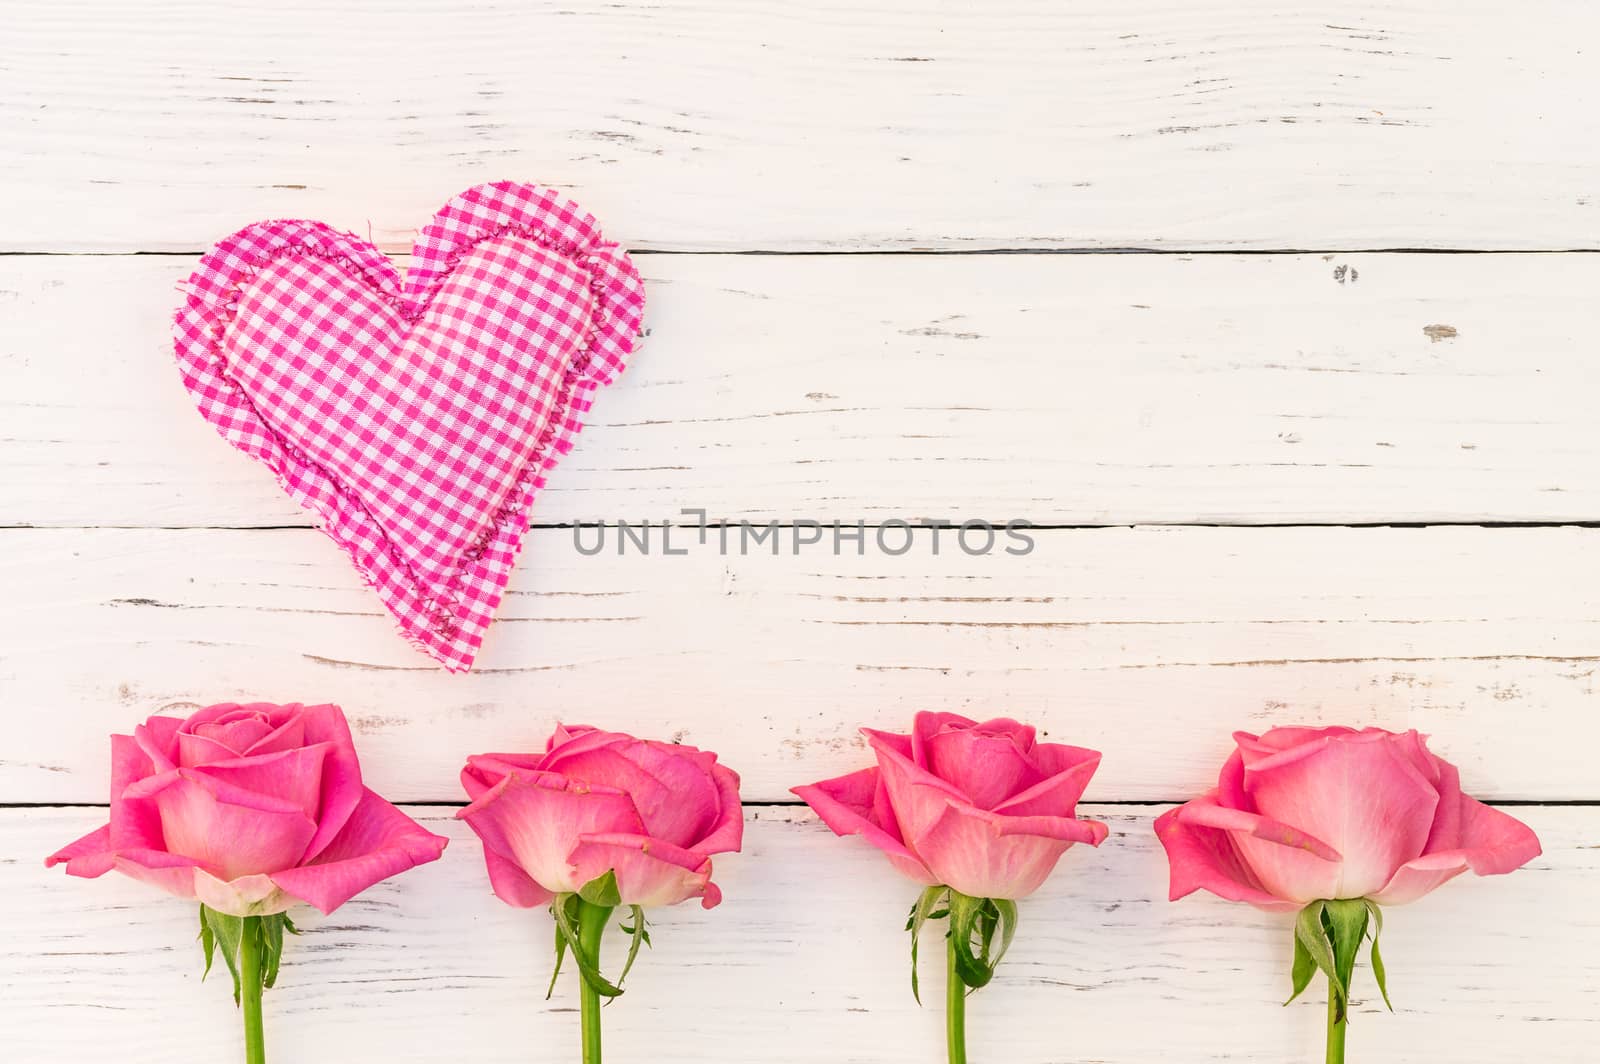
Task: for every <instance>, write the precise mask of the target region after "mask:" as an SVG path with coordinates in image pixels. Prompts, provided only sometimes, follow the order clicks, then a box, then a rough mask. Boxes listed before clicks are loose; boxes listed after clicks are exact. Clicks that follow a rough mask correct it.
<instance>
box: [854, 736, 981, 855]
mask: <svg viewBox="0 0 1600 1064" xmlns="http://www.w3.org/2000/svg"><path fill="white" fill-rule="evenodd" d="M862 733H863V734H864V735H866V737H867V742H868V744H869V745H870V746H871V747H872V750H873V752H874V753H875V754H877V755H878V768H879V769H880V770H881V772H882V776H881V777H880V778H881V780H882V782H883V786H884V789H885V790H886V791H887V793H888V796H889V804H890V805H891V806H893V807H894V819H895V823H897V824H899V825H900V837H901V838H902V839H904V840H905V841H906V845H907V846H909V847H910V848H911V849H912V850H913V851H916V852H919V853H920V852H921V846H920V840H921V838H922V834H923V832H925V831H927V830H928V829H929V828H931V827H932V826H933V825H934V824H935V823H937V822H938V820H939V818H940V817H942V816H943V815H944V810H945V806H946V805H947V804H948V802H949V801H950V800H951V799H954V800H955V801H956V802H958V803H960V804H962V805H969V804H971V803H970V802H969V801H968V799H967V796H966V794H964V793H963V792H962V791H960V790H958V789H957V788H956V787H954V786H952V785H951V784H949V783H946V782H945V781H944V780H941V779H940V778H939V777H937V776H935V775H933V773H931V772H929V771H928V770H926V769H924V768H920V767H918V766H917V765H916V764H915V763H913V762H912V760H911V758H910V756H909V747H910V742H909V741H908V740H907V739H906V737H905V736H903V735H894V734H892V733H888V732H878V731H873V730H872V729H870V728H863V729H862ZM917 784H922V786H916V785H917Z"/></svg>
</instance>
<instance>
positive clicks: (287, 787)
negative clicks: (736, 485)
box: [190, 743, 333, 820]
mask: <svg viewBox="0 0 1600 1064" xmlns="http://www.w3.org/2000/svg"><path fill="white" fill-rule="evenodd" d="M332 747H333V744H332V743H317V744H316V745H314V746H302V747H300V748H299V749H298V750H283V751H280V752H278V753H275V754H262V755H260V756H257V757H233V758H229V759H228V760H226V761H213V762H211V763H210V764H206V765H197V766H195V767H194V768H193V769H191V770H190V771H192V772H193V773H195V774H196V775H199V776H203V777H205V778H207V779H214V780H217V781H219V782H221V783H226V784H228V785H230V786H233V787H238V788H239V789H240V790H244V791H249V792H250V793H252V794H259V795H263V796H265V797H268V798H276V799H280V800H282V801H285V802H288V803H290V804H291V805H293V806H294V807H295V808H296V809H298V810H300V812H302V813H304V814H305V815H306V817H307V818H308V819H310V820H315V819H316V818H317V813H318V811H319V810H320V808H321V806H322V764H323V761H324V760H325V759H326V757H327V756H328V752H329V751H330V750H331V749H332Z"/></svg>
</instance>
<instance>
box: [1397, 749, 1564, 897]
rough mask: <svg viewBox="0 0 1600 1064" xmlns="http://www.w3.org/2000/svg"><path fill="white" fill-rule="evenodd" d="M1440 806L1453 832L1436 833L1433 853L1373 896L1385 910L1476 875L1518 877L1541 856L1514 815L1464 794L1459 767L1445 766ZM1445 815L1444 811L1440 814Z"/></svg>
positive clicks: (1411, 863)
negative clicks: (1461, 877)
mask: <svg viewBox="0 0 1600 1064" xmlns="http://www.w3.org/2000/svg"><path fill="white" fill-rule="evenodd" d="M1440 768H1441V772H1440V783H1441V787H1440V789H1441V792H1443V793H1442V794H1441V802H1445V803H1447V804H1448V806H1449V807H1450V811H1451V815H1450V816H1448V817H1446V816H1443V815H1441V816H1440V817H1439V822H1440V823H1444V822H1448V823H1449V824H1450V825H1451V827H1450V828H1449V829H1447V830H1445V831H1443V832H1440V831H1437V830H1436V832H1435V837H1434V838H1431V839H1430V840H1429V842H1428V851H1427V852H1426V853H1424V854H1423V855H1422V856H1421V857H1417V858H1414V859H1413V860H1410V861H1407V862H1406V863H1405V864H1403V865H1401V866H1400V868H1399V869H1398V870H1396V872H1395V874H1394V876H1393V877H1392V878H1391V879H1390V880H1389V882H1388V883H1386V884H1384V886H1383V889H1381V890H1379V891H1377V892H1376V893H1374V894H1373V895H1372V899H1373V900H1374V901H1376V902H1377V903H1378V904H1380V905H1404V904H1406V903H1407V902H1413V901H1416V900H1417V899H1418V898H1420V897H1422V896H1423V895H1424V894H1427V893H1428V892H1430V891H1432V890H1434V889H1435V888H1437V887H1439V886H1440V885H1442V884H1444V883H1446V882H1448V881H1449V880H1451V879H1454V878H1455V877H1456V876H1458V875H1460V874H1461V873H1462V872H1465V871H1466V870H1467V869H1469V868H1470V869H1471V870H1472V871H1473V872H1474V873H1476V874H1477V875H1480V876H1496V875H1503V874H1504V873H1506V872H1512V871H1515V870H1516V869H1518V868H1521V867H1522V866H1523V865H1525V864H1527V863H1528V862H1529V861H1531V860H1533V859H1534V858H1535V857H1538V856H1539V854H1540V853H1542V852H1543V851H1542V849H1541V848H1540V846H1539V837H1538V836H1537V835H1535V834H1534V833H1533V829H1532V828H1530V827H1528V825H1526V824H1524V823H1523V822H1522V821H1520V820H1518V819H1517V818H1516V817H1514V816H1512V815H1510V814H1509V813H1505V812H1502V811H1501V810H1499V809H1495V808H1493V807H1491V806H1487V805H1484V804H1483V803H1482V802H1479V801H1476V800H1474V799H1472V798H1468V797H1466V796H1465V795H1463V794H1461V785H1460V781H1459V777H1458V773H1457V771H1456V768H1455V766H1454V765H1451V764H1449V763H1448V762H1441V765H1440ZM1441 811H1442V810H1441Z"/></svg>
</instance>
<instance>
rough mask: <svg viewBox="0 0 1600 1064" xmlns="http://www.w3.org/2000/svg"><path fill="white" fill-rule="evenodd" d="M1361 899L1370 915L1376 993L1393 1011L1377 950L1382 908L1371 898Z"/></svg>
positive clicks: (1381, 960) (1381, 924)
mask: <svg viewBox="0 0 1600 1064" xmlns="http://www.w3.org/2000/svg"><path fill="white" fill-rule="evenodd" d="M1363 900H1365V901H1366V903H1367V913H1368V915H1370V916H1371V917H1372V977H1373V978H1374V979H1376V980H1377V981H1378V993H1380V994H1382V995H1383V1004H1384V1007H1385V1008H1387V1009H1388V1010H1389V1011H1390V1012H1393V1011H1394V1005H1392V1004H1390V1002H1389V980H1388V976H1387V975H1386V974H1385V973H1384V970H1383V954H1381V953H1379V952H1378V936H1380V935H1382V934H1383V910H1382V909H1380V908H1378V903H1377V902H1375V901H1373V900H1372V899H1371V898H1366V899H1363Z"/></svg>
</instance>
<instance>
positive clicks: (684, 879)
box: [569, 833, 722, 909]
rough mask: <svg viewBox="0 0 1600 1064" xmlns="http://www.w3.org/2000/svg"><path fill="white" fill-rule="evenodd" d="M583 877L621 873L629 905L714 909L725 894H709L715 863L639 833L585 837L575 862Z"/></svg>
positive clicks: (574, 852) (625, 902)
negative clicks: (695, 901)
mask: <svg viewBox="0 0 1600 1064" xmlns="http://www.w3.org/2000/svg"><path fill="white" fill-rule="evenodd" d="M569 860H570V861H571V863H572V864H573V865H574V866H575V867H576V868H577V870H578V878H579V879H581V880H582V881H583V882H585V883H587V882H589V881H591V880H593V879H595V878H597V877H599V876H603V875H605V874H606V872H607V871H612V872H615V873H616V876H617V890H618V892H619V893H621V895H622V904H623V905H642V906H645V907H647V908H648V907H651V906H656V905H676V904H678V903H679V902H680V901H684V900H686V899H688V898H701V899H702V904H703V905H704V907H705V908H707V909H709V908H711V907H712V906H714V905H716V904H717V902H718V901H719V900H720V899H721V897H722V895H721V893H720V892H717V893H711V892H708V891H707V890H706V887H707V885H708V884H709V883H710V882H711V858H709V857H706V856H705V855H704V854H698V853H695V852H694V851H692V850H686V849H684V848H683V847H681V846H674V845H672V844H671V843H669V842H664V841H662V840H661V839H652V838H648V837H646V836H644V835H634V834H612V833H606V834H595V835H584V836H583V837H582V838H581V839H579V841H578V844H577V845H576V846H574V847H573V848H572V853H571V856H570V858H569Z"/></svg>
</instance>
